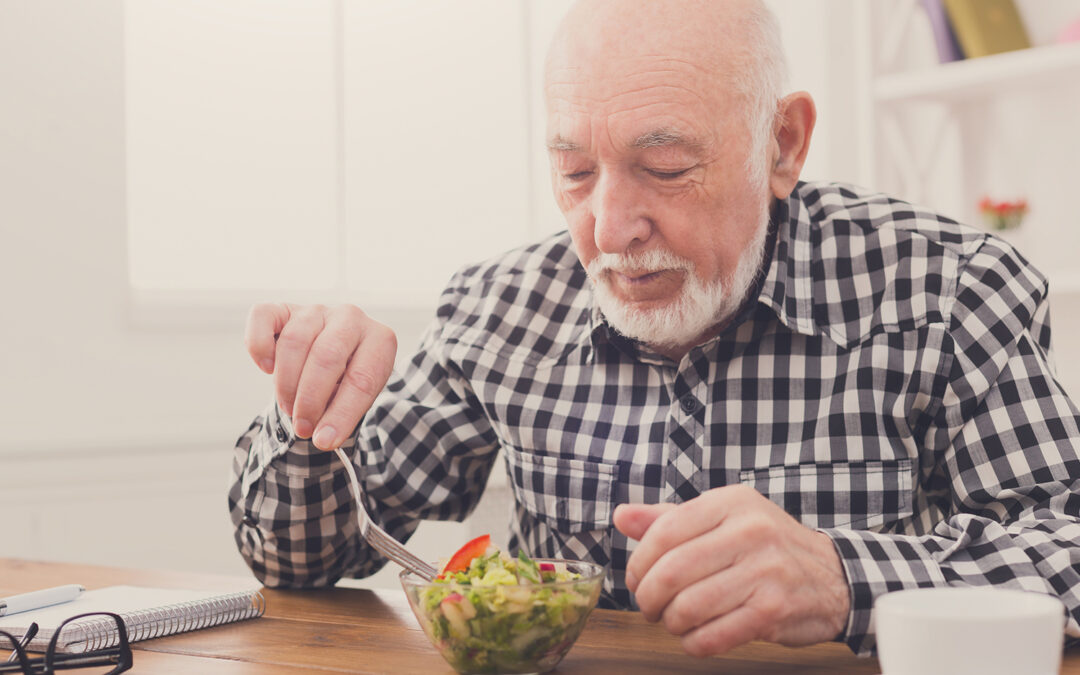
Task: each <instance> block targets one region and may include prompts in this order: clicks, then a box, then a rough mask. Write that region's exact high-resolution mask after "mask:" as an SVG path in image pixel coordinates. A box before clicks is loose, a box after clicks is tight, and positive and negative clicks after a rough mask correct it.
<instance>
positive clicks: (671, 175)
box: [647, 169, 690, 180]
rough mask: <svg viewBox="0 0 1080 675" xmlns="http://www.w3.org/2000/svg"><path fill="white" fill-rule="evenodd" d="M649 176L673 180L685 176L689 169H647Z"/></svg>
mask: <svg viewBox="0 0 1080 675" xmlns="http://www.w3.org/2000/svg"><path fill="white" fill-rule="evenodd" d="M647 171H648V172H649V175H650V176H653V177H655V178H659V179H660V180H674V179H676V178H681V177H682V176H685V175H686V174H687V172H689V171H690V169H679V170H678V171H659V170H656V169H647Z"/></svg>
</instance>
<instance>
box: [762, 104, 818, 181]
mask: <svg viewBox="0 0 1080 675" xmlns="http://www.w3.org/2000/svg"><path fill="white" fill-rule="evenodd" d="M815 121H817V109H816V108H815V107H814V99H812V98H811V97H810V94H808V93H807V92H805V91H797V92H795V93H794V94H789V95H787V96H785V97H784V98H783V99H782V100H781V101H780V105H779V106H778V107H777V125H776V136H775V139H774V140H775V142H776V146H779V152H778V153H777V155H776V160H775V162H774V164H773V166H772V170H771V171H770V173H769V189H770V190H772V194H773V196H774V197H776V198H777V199H787V197H788V195H790V194H791V191H792V190H794V189H795V184H796V183H797V182H799V174H800V173H802V168H803V164H804V163H805V162H806V153H807V152H809V151H810V136H811V135H812V134H813V133H814V122H815ZM776 146H774V147H776Z"/></svg>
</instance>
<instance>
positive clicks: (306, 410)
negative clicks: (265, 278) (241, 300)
mask: <svg viewBox="0 0 1080 675" xmlns="http://www.w3.org/2000/svg"><path fill="white" fill-rule="evenodd" d="M245 343H246V345H247V350H248V353H249V354H250V355H251V358H252V359H253V360H254V361H255V364H256V365H257V366H259V368H261V369H262V370H263V371H264V372H267V373H272V374H273V375H274V390H275V392H276V394H277V402H278V406H279V407H280V408H281V410H282V411H283V412H285V414H287V415H289V416H290V417H291V418H292V424H293V432H294V433H295V434H296V435H297V436H298V437H300V438H309V437H312V436H313V434H314V436H313V437H312V440H313V442H314V443H315V446H316V447H318V448H320V449H322V450H332V449H334V448H336V447H338V446H339V445H341V444H342V443H344V442H345V439H346V437H347V436H348V434H350V433H352V431H353V429H355V428H356V425H357V423H358V422H359V421H360V418H361V417H363V416H364V413H366V412H367V410H368V408H370V407H371V403H372V402H373V401H374V400H375V397H376V396H377V395H378V394H379V392H380V391H382V388H383V385H385V384H386V381H387V380H388V379H390V372H391V370H392V368H393V367H394V355H395V354H396V352H397V338H396V337H395V336H394V332H393V331H392V330H390V329H389V328H387V327H386V326H384V325H382V324H381V323H379V322H377V321H375V320H373V319H371V318H370V317H368V316H367V315H366V314H364V313H363V312H362V311H360V309H359V308H358V307H353V306H351V305H340V306H338V307H324V306H322V305H313V306H310V307H302V306H299V305H286V304H260V305H255V306H254V307H252V308H251V313H250V314H248V322H247V331H246V335H245Z"/></svg>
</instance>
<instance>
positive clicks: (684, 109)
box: [544, 54, 741, 147]
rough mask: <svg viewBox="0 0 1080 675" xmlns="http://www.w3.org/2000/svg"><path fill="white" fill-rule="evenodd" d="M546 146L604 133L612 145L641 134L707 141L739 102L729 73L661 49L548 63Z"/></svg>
mask: <svg viewBox="0 0 1080 675" xmlns="http://www.w3.org/2000/svg"><path fill="white" fill-rule="evenodd" d="M546 75H547V77H546V80H545V91H544V93H545V101H546V104H547V107H546V110H547V135H548V142H549V145H551V144H555V145H558V144H560V143H563V142H565V143H579V144H586V145H591V144H593V143H595V142H598V139H597V138H595V137H596V136H597V135H598V134H603V135H604V136H605V137H606V138H607V140H610V141H611V142H614V143H615V144H616V145H618V146H624V147H629V146H631V145H639V146H640V145H642V144H643V143H644V144H647V143H649V142H650V141H648V140H646V141H642V140H641V138H642V135H643V134H657V133H661V132H663V133H666V134H669V135H678V136H680V137H682V138H683V139H685V140H686V141H687V142H688V143H696V144H699V145H703V144H709V143H711V142H714V141H716V140H717V136H718V135H720V134H721V133H722V131H723V128H724V127H725V126H726V125H727V124H729V123H730V119H731V118H732V117H734V116H736V114H737V113H738V111H739V110H741V108H740V107H739V102H738V100H737V97H736V94H735V91H734V88H733V87H732V86H731V80H730V78H727V77H724V76H723V74H722V73H718V72H717V71H716V70H715V69H714V68H711V67H709V66H706V65H703V64H702V63H700V62H697V61H694V60H690V59H686V58H681V57H673V56H669V55H664V54H656V55H634V56H631V57H623V58H620V59H594V60H589V59H585V60H582V61H579V62H571V61H569V60H567V61H565V62H562V63H551V64H550V67H549V68H548V71H547V73H546Z"/></svg>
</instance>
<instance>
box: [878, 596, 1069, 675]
mask: <svg viewBox="0 0 1080 675" xmlns="http://www.w3.org/2000/svg"><path fill="white" fill-rule="evenodd" d="M874 623H875V630H876V632H877V649H878V662H879V663H880V664H881V670H882V673H883V675H928V674H931V673H943V674H944V673H948V675H969V674H971V675H975V674H977V675H998V674H999V673H1000V674H1001V675H1017V673H1024V674H1025V675H1056V674H1057V673H1058V672H1059V671H1060V670H1061V652H1062V648H1063V645H1064V640H1065V605H1064V604H1062V602H1061V601H1060V600H1058V599H1057V598H1054V597H1052V596H1049V595H1044V594H1042V593H1030V592H1027V591H1017V590H1010V589H1004V588H992V587H947V588H916V589H910V590H906V591H897V592H895V593H887V594H885V595H882V596H881V597H879V598H878V599H877V601H876V602H875V603H874Z"/></svg>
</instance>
